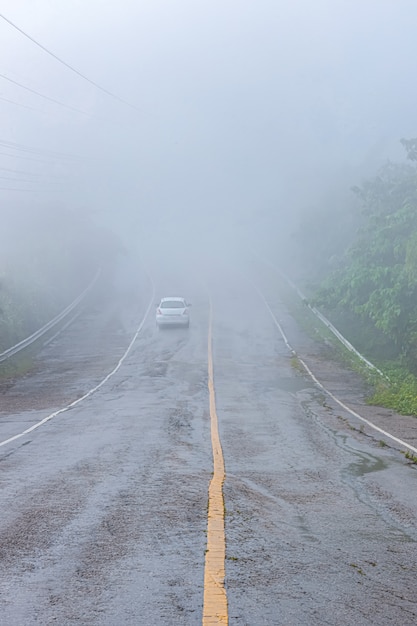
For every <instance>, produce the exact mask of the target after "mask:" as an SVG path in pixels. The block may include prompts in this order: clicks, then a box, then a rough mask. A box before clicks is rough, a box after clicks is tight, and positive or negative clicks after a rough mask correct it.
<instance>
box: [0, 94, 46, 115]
mask: <svg viewBox="0 0 417 626" xmlns="http://www.w3.org/2000/svg"><path fill="white" fill-rule="evenodd" d="M0 100H3V102H8V103H9V104H14V105H15V106H17V107H23V108H24V109H30V110H31V111H36V112H37V113H40V112H41V111H39V109H34V108H33V107H30V106H28V105H27V104H21V103H20V102H15V101H14V100H9V99H8V98H3V97H2V96H0Z"/></svg>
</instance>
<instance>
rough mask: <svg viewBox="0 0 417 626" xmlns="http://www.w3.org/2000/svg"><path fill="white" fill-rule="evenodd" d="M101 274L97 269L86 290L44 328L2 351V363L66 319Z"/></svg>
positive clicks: (0, 360)
mask: <svg viewBox="0 0 417 626" xmlns="http://www.w3.org/2000/svg"><path fill="white" fill-rule="evenodd" d="M100 274H101V269H99V270H97V272H96V275H95V276H94V278H93V280H92V281H91V282H90V284H89V285H88V286H87V287H86V288H85V289H84V291H83V292H82V293H80V295H79V296H78V297H77V298H75V300H73V302H71V304H69V305H68V306H67V307H66V308H65V309H64V310H63V311H61V313H59V314H58V315H57V316H56V317H54V318H53V319H52V320H51V321H49V322H48V323H47V324H45V326H42V328H39V330H37V331H36V332H34V333H33V334H32V335H30V336H29V337H26V339H22V341H19V343H17V344H16V345H14V346H12V347H11V348H8V349H7V350H5V351H4V352H1V353H0V363H2V362H3V361H6V360H7V359H10V357H12V356H13V355H15V354H17V353H18V352H20V351H21V350H24V349H25V348H27V347H28V346H30V345H31V344H32V343H34V342H35V341H36V340H37V339H39V338H40V337H42V336H43V335H44V334H45V333H47V332H48V331H49V330H51V328H54V326H56V325H57V324H59V322H61V321H62V320H64V319H65V318H66V317H68V316H69V315H70V313H72V312H73V311H74V309H76V308H77V306H78V305H79V304H81V302H82V301H83V300H84V298H85V297H86V296H87V294H88V293H89V292H90V291H91V290H92V288H93V287H94V285H95V284H96V282H97V280H98V278H99V276H100Z"/></svg>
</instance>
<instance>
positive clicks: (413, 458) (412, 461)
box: [404, 450, 417, 465]
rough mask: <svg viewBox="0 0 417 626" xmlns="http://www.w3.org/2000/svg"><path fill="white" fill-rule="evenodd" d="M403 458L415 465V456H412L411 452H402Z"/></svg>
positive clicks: (416, 459)
mask: <svg viewBox="0 0 417 626" xmlns="http://www.w3.org/2000/svg"><path fill="white" fill-rule="evenodd" d="M404 456H405V458H406V459H408V461H410V462H411V463H414V464H415V465H417V456H416V455H415V454H413V453H412V452H410V450H407V451H406V452H404Z"/></svg>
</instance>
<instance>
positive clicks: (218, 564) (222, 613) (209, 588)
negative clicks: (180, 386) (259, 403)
mask: <svg viewBox="0 0 417 626" xmlns="http://www.w3.org/2000/svg"><path fill="white" fill-rule="evenodd" d="M212 343H213V342H212V311H211V305H210V321H209V333H208V388H209V398H210V423H211V445H212V449H213V478H212V479H211V482H210V486H209V499H208V521H207V550H206V562H205V568H204V605H203V626H212V625H214V624H222V625H224V624H228V619H229V618H228V611H227V596H226V589H225V586H224V579H225V558H226V538H225V530H224V498H223V483H224V479H225V471H224V459H223V451H222V446H221V443H220V437H219V425H218V419H217V413H216V397H215V393H214V377H213V347H212Z"/></svg>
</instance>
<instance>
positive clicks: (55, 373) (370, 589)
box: [0, 269, 417, 626]
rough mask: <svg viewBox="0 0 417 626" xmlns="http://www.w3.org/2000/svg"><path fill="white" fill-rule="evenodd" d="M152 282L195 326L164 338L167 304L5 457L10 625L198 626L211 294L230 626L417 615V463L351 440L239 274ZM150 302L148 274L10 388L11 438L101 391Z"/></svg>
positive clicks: (361, 439)
mask: <svg viewBox="0 0 417 626" xmlns="http://www.w3.org/2000/svg"><path fill="white" fill-rule="evenodd" d="M154 282H155V287H156V296H155V301H157V300H158V298H159V296H162V295H172V294H170V293H169V292H171V291H172V290H173V289H174V290H175V291H176V292H178V293H179V294H180V295H185V297H186V298H187V299H188V300H190V301H191V302H192V304H193V306H192V310H191V313H192V318H191V319H192V322H191V326H190V329H189V330H186V329H168V330H163V331H158V330H157V329H156V327H155V324H154V318H153V310H152V311H151V314H150V316H149V317H148V319H147V320H146V322H145V325H144V327H143V329H142V331H141V333H140V334H139V336H138V339H137V341H136V342H135V344H134V346H133V348H132V350H131V351H130V353H129V354H128V356H127V357H126V360H125V361H124V363H123V365H122V367H121V368H120V369H119V370H118V371H117V372H116V373H115V375H114V376H112V378H110V379H109V380H108V382H107V383H106V384H105V385H104V386H103V387H101V389H99V390H98V391H97V392H96V393H95V394H94V395H92V396H91V397H89V398H87V399H86V400H85V401H84V402H82V403H80V404H79V405H77V406H76V407H74V408H73V409H71V410H69V411H67V412H65V413H62V414H60V415H59V416H57V417H56V418H54V419H52V420H51V421H50V422H48V423H47V424H45V425H44V426H42V427H40V428H39V429H38V430H36V431H34V432H33V433H31V434H30V435H27V436H25V437H23V438H21V439H19V440H18V441H16V442H13V443H11V444H10V445H7V446H4V447H2V448H0V471H1V489H0V498H1V500H0V501H1V509H2V515H1V520H0V563H1V574H0V623H1V624H10V625H16V626H20V625H22V624H68V625H72V624H96V625H100V626H101V625H103V626H104V625H115V626H116V625H119V624H129V625H134V624H146V625H147V624H155V625H159V624H161V625H171V624H189V625H191V624H193V625H194V624H201V623H202V607H203V593H204V563H205V550H206V541H207V538H206V531H207V503H208V486H209V483H210V480H211V475H212V471H213V460H212V449H211V440H210V413H209V393H208V387H207V382H208V375H207V360H208V354H207V335H208V326H209V299H211V302H212V310H213V321H212V335H213V366H214V387H215V394H216V407H217V415H218V420H219V434H220V439H221V443H222V448H223V455H224V461H225V468H226V480H225V483H224V514H225V534H226V561H225V565H226V593H227V601H228V622H229V623H230V624H237V625H239V626H243V625H250V626H257V625H261V624H268V625H279V624H282V625H292V624H293V625H298V624H305V623H307V624H311V625H314V624H317V625H318V624H320V625H321V624H332V625H341V624H356V625H359V624H381V625H385V624H408V623H414V622H416V621H417V606H416V603H417V576H416V574H417V571H416V565H415V564H416V562H417V558H416V557H417V523H416V522H417V504H416V498H415V494H416V487H417V472H416V470H415V469H414V467H412V466H410V465H408V464H407V463H406V462H405V460H404V457H403V455H402V454H401V453H400V452H399V451H398V450H395V449H392V448H390V447H387V446H384V447H381V446H380V444H379V442H378V439H376V438H372V437H370V436H366V434H365V433H362V432H360V431H359V430H354V429H352V428H351V426H350V425H349V423H348V420H347V419H346V416H344V415H343V414H342V411H341V409H340V407H334V406H332V404H331V402H329V401H328V400H327V399H326V398H325V397H324V396H323V393H322V392H320V391H319V390H318V389H317V388H316V387H315V386H314V385H313V384H312V382H311V380H309V378H308V377H306V376H305V375H304V374H303V373H301V372H300V371H299V369H298V368H297V367H295V364H294V359H293V358H292V356H291V354H290V353H289V351H288V349H287V347H286V345H285V343H284V341H283V340H282V337H280V335H279V333H278V332H277V329H276V327H275V325H274V323H273V320H272V319H271V316H270V314H269V312H268V310H267V309H266V307H265V306H264V304H263V302H262V300H261V299H260V298H259V296H258V295H257V292H256V291H255V290H254V289H253V287H252V285H251V283H250V282H249V281H248V280H247V278H246V277H245V276H244V275H243V274H242V273H240V272H238V271H233V270H230V269H227V270H224V271H223V272H222V275H221V280H220V277H219V276H216V275H211V276H209V277H208V280H207V284H205V283H204V284H203V282H202V281H201V280H198V278H196V277H193V276H192V275H190V276H189V277H187V276H185V277H184V276H183V275H182V276H181V278H180V279H179V278H178V276H176V278H175V281H174V280H173V277H172V275H171V276H164V275H161V276H156V277H155V278H154ZM259 286H260V288H261V289H265V287H266V286H265V285H264V284H262V281H261V280H260V281H259ZM268 287H269V292H268V293H266V297H268V298H270V305H271V308H272V309H273V310H274V313H275V314H276V315H277V316H278V317H279V319H280V320H281V322H282V323H283V324H284V323H286V324H287V327H288V331H289V333H290V334H291V337H290V339H291V340H292V342H293V344H294V345H295V346H296V347H299V348H300V350H302V349H305V348H306V346H308V355H307V356H309V357H310V362H311V363H313V364H314V362H316V363H317V364H318V365H319V364H320V358H321V356H320V351H319V348H318V347H316V350H317V355H316V354H315V352H314V348H313V346H312V344H311V343H310V341H309V340H308V339H307V338H306V337H305V336H304V335H303V333H302V331H301V330H300V329H298V328H297V326H296V324H295V323H294V321H293V320H292V319H291V318H290V316H289V313H288V310H287V309H286V307H285V304H284V301H283V300H282V299H281V298H280V296H279V285H278V284H277V285H273V284H272V283H271V281H269V280H268ZM180 292H181V293H180ZM152 298H153V295H152V290H151V288H150V286H149V285H148V284H145V281H143V284H142V288H141V290H140V292H138V297H137V299H135V300H134V302H133V303H132V302H131V303H129V306H127V304H126V302H123V301H122V300H121V301H120V306H117V305H116V304H115V300H114V299H109V303H108V306H104V305H103V304H102V305H101V307H100V309H99V310H94V308H93V309H92V310H91V312H90V314H89V315H87V316H85V317H83V318H82V319H81V318H80V319H79V320H78V321H77V322H76V323H75V324H74V325H73V326H72V327H71V329H70V332H69V334H66V335H65V336H61V337H59V338H57V340H56V341H55V342H53V343H52V344H50V345H49V346H48V347H47V348H45V350H44V351H43V352H42V353H41V355H40V360H39V362H38V363H39V365H38V368H37V369H36V370H35V371H33V372H32V373H31V374H29V375H27V376H25V377H24V378H23V379H22V380H20V381H16V382H15V384H14V385H9V386H8V388H5V389H4V390H3V393H2V396H1V414H0V440H1V441H3V440H4V439H6V438H7V437H10V436H11V434H13V433H16V432H19V429H20V430H22V429H24V428H25V427H26V425H27V424H29V423H33V422H34V421H35V420H37V419H42V418H43V417H44V416H45V415H47V414H48V411H53V410H56V409H57V407H58V406H60V405H61V406H63V405H64V404H65V403H68V402H71V401H72V400H73V399H74V398H75V397H77V395H78V396H79V395H82V393H85V391H86V390H87V389H88V388H91V387H93V386H94V385H95V384H97V381H98V380H99V379H100V377H101V376H105V375H106V374H107V373H108V371H110V370H111V369H112V367H113V365H114V364H115V363H116V362H117V360H118V359H119V358H120V356H121V354H122V353H123V351H124V350H125V349H126V347H127V345H128V344H129V341H130V339H131V337H132V336H133V334H134V332H135V329H136V328H137V325H138V324H139V322H140V319H141V316H142V315H143V313H144V311H145V310H146V306H147V304H148V301H149V299H152ZM110 303H111V304H110ZM99 320H101V321H100V322H99ZM312 367H313V366H312ZM65 368H66V369H65ZM65 371H66V372H67V374H66V375H64V372H65ZM335 371H336V370H335V368H333V369H331V368H330V373H331V374H333V376H330V375H329V373H328V380H327V381H326V382H327V383H328V384H329V385H336V386H337V388H338V390H339V392H343V391H344V392H345V393H346V394H347V396H348V398H350V399H351V400H353V399H355V400H356V402H357V405H359V404H360V392H359V391H358V390H356V391H355V388H354V387H353V379H350V378H347V379H346V382H345V384H343V379H342V380H341V378H340V374H339V376H334V372H335ZM322 372H323V373H324V370H322ZM328 372H329V368H328ZM355 393H356V396H355ZM219 623H222V622H219Z"/></svg>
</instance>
